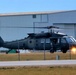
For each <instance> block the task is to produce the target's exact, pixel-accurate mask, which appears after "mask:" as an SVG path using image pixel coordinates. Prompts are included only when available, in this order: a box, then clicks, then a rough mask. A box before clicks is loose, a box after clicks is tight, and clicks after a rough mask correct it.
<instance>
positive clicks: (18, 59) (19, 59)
mask: <svg viewBox="0 0 76 75" xmlns="http://www.w3.org/2000/svg"><path fill="white" fill-rule="evenodd" d="M18 60H19V61H20V51H19V41H18Z"/></svg>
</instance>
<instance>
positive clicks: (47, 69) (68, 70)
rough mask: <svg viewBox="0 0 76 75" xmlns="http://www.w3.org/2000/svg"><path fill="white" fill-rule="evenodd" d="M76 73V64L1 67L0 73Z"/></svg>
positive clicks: (21, 74) (32, 74)
mask: <svg viewBox="0 0 76 75" xmlns="http://www.w3.org/2000/svg"><path fill="white" fill-rule="evenodd" d="M75 74H76V66H70V67H69V66H64V67H60V66H56V67H54V66H50V67H8V68H6V67H5V68H0V75H75Z"/></svg>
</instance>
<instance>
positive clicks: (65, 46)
mask: <svg viewBox="0 0 76 75" xmlns="http://www.w3.org/2000/svg"><path fill="white" fill-rule="evenodd" d="M5 28H11V27H5ZM12 28H17V27H12ZM19 28H33V27H19ZM35 28H44V29H50V32H41V33H28V36H27V37H25V38H24V39H20V40H15V41H10V42H8V41H7V42H6V41H4V40H3V39H2V38H1V37H0V47H3V48H8V49H10V50H12V49H25V50H26V49H28V50H33V49H34V50H49V51H50V53H54V52H56V51H57V50H61V52H63V53H66V52H67V51H68V50H69V49H71V48H72V47H75V48H76V40H75V39H74V38H73V37H72V36H68V35H66V34H64V33H60V32H58V31H57V32H55V31H54V30H53V29H54V28H55V29H59V27H56V26H47V27H35ZM10 50H9V51H10ZM9 51H8V52H9Z"/></svg>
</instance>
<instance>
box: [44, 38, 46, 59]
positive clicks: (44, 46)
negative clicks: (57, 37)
mask: <svg viewBox="0 0 76 75" xmlns="http://www.w3.org/2000/svg"><path fill="white" fill-rule="evenodd" d="M45 45H46V39H44V60H45V59H46V57H45Z"/></svg>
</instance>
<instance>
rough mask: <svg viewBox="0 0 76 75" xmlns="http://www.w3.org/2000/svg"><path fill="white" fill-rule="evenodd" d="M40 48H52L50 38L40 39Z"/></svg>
mask: <svg viewBox="0 0 76 75" xmlns="http://www.w3.org/2000/svg"><path fill="white" fill-rule="evenodd" d="M40 48H41V50H44V49H46V50H49V49H50V48H51V45H50V38H42V39H41V41H40Z"/></svg>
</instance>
